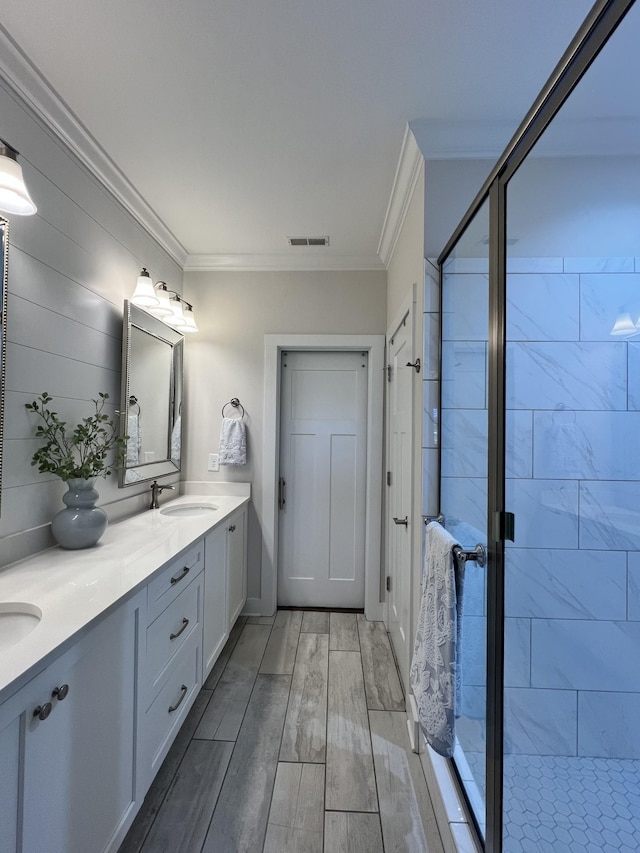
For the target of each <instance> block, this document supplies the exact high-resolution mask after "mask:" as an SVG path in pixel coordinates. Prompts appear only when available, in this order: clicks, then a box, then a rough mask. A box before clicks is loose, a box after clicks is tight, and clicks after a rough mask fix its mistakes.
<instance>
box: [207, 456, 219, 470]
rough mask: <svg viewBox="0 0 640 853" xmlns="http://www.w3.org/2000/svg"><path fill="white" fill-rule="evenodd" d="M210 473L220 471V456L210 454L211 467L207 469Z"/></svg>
mask: <svg viewBox="0 0 640 853" xmlns="http://www.w3.org/2000/svg"><path fill="white" fill-rule="evenodd" d="M207 470H208V471H219V470H220V463H219V462H218V454H217V453H210V454H209V465H208V467H207Z"/></svg>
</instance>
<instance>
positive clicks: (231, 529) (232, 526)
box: [229, 524, 236, 533]
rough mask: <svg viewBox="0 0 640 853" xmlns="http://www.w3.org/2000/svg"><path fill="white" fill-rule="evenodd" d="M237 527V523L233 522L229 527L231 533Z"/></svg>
mask: <svg viewBox="0 0 640 853" xmlns="http://www.w3.org/2000/svg"><path fill="white" fill-rule="evenodd" d="M235 529H236V526H235V524H232V525H231V527H230V528H229V533H233V532H234V530H235Z"/></svg>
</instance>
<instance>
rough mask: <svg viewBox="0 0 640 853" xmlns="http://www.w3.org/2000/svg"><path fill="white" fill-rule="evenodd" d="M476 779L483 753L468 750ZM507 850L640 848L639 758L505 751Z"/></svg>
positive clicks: (546, 852) (631, 852)
mask: <svg viewBox="0 0 640 853" xmlns="http://www.w3.org/2000/svg"><path fill="white" fill-rule="evenodd" d="M466 758H467V761H468V763H469V766H470V768H471V770H472V771H473V774H474V776H475V778H476V779H477V780H480V779H482V778H483V772H484V755H481V754H479V753H466ZM504 850H505V853H585V851H586V853H608V851H611V853H613V851H619V853H638V850H640V761H633V760H623V759H606V758H577V757H562V756H551V755H544V756H540V755H508V756H505V822H504Z"/></svg>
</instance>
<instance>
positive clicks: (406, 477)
mask: <svg viewBox="0 0 640 853" xmlns="http://www.w3.org/2000/svg"><path fill="white" fill-rule="evenodd" d="M388 356H389V361H388V364H389V372H388V379H389V381H388V385H387V390H388V397H387V399H388V437H389V439H388V440H389V444H388V447H389V452H388V463H389V474H388V480H387V482H388V483H389V487H388V489H387V514H386V515H387V589H388V592H387V630H388V631H389V634H390V635H391V641H392V643H393V647H394V650H395V653H396V658H397V660H398V666H399V669H400V673H401V675H402V678H403V680H404V684H405V688H407V687H408V680H409V679H408V676H409V665H410V659H411V650H412V641H411V523H410V518H411V492H412V477H411V471H412V420H413V416H412V411H413V376H414V369H413V368H412V367H408V366H407V362H412V361H413V320H412V312H411V311H409V312H408V313H407V314H406V315H405V317H404V320H403V322H402V323H401V324H400V326H399V327H398V328H397V329H395V331H393V333H392V335H391V336H390V337H389V340H388Z"/></svg>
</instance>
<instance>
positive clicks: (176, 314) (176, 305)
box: [164, 294, 186, 332]
mask: <svg viewBox="0 0 640 853" xmlns="http://www.w3.org/2000/svg"><path fill="white" fill-rule="evenodd" d="M169 304H170V305H171V311H172V314H171V317H165V319H164V322H165V323H166V324H167V326H173V327H174V328H176V329H177V330H178V331H179V332H182V327H183V326H184V325H185V323H186V320H185V319H184V314H183V313H182V300H181V299H180V297H179V296H178V295H177V294H176V295H175V296H171V297H170V298H169Z"/></svg>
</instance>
